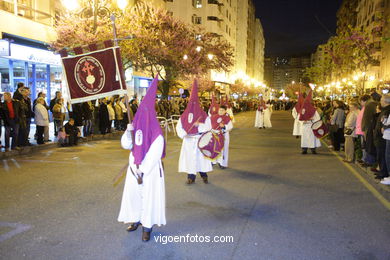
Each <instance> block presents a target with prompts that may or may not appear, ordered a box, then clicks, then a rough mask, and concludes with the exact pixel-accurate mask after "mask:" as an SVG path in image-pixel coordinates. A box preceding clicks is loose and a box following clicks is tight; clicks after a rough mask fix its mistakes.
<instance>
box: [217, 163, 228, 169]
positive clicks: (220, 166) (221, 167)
mask: <svg viewBox="0 0 390 260" xmlns="http://www.w3.org/2000/svg"><path fill="white" fill-rule="evenodd" d="M218 165H219V168H220V169H222V170H224V169H226V167H225V166H222V165H221V164H219V163H218Z"/></svg>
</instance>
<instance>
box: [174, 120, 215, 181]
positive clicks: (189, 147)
mask: <svg viewBox="0 0 390 260" xmlns="http://www.w3.org/2000/svg"><path fill="white" fill-rule="evenodd" d="M198 130H199V132H200V133H204V132H207V131H210V130H211V120H210V118H209V117H207V119H206V121H205V122H204V123H203V124H199V126H198ZM176 132H177V135H178V136H179V137H180V138H181V139H183V143H182V145H181V151H180V158H179V172H184V173H188V174H193V175H196V173H197V172H211V171H212V170H213V166H212V164H211V161H210V160H208V159H207V158H206V157H204V155H203V154H202V153H201V151H200V150H199V148H198V141H199V138H200V136H201V135H200V134H197V135H187V133H186V131H185V130H184V129H183V127H182V124H181V120H179V122H178V123H177V125H176Z"/></svg>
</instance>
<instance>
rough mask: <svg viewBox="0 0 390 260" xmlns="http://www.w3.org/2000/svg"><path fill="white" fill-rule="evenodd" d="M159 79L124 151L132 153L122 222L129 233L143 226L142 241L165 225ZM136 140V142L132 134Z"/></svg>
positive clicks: (126, 138)
mask: <svg viewBox="0 0 390 260" xmlns="http://www.w3.org/2000/svg"><path fill="white" fill-rule="evenodd" d="M157 82H158V79H157V78H156V79H155V80H154V81H153V83H152V86H151V87H150V88H149V90H148V93H147V94H146V96H145V98H144V99H143V101H142V103H141V105H140V107H139V108H138V110H137V114H136V115H135V117H134V121H133V125H134V127H133V125H128V127H127V130H126V131H125V133H124V134H123V135H122V139H121V144H122V147H123V148H124V149H127V150H131V151H132V152H131V153H130V156H129V166H128V168H127V175H126V180H125V186H124V190H123V196H122V202H121V209H120V212H119V216H118V221H119V222H124V223H130V224H131V225H130V226H129V227H128V228H127V231H129V232H131V231H135V230H137V228H138V226H139V225H142V227H143V232H142V241H145V242H146V241H149V240H150V234H151V232H152V227H153V226H154V225H158V226H161V225H165V224H166V219H165V186H164V169H163V166H162V161H161V158H162V157H164V147H165V144H164V137H163V134H162V131H161V128H160V125H159V123H158V120H157V118H156V111H155V109H154V99H155V96H156V91H157ZM133 129H134V132H135V137H134V140H135V141H134V142H133V140H132V131H133Z"/></svg>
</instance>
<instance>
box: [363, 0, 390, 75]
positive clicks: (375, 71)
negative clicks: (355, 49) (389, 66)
mask: <svg viewBox="0 0 390 260" xmlns="http://www.w3.org/2000/svg"><path fill="white" fill-rule="evenodd" d="M386 7H387V8H386ZM388 8H389V0H360V1H358V5H357V10H356V11H357V16H356V26H357V28H359V29H360V30H361V31H369V32H372V31H373V29H374V27H376V26H377V24H378V22H380V20H382V19H384V15H385V11H386V9H388ZM383 33H384V30H383V29H382V30H381V31H380V32H378V33H376V34H375V35H374V36H373V38H372V42H371V44H372V45H373V46H374V53H373V54H372V55H373V57H374V59H375V60H376V61H377V62H375V63H372V64H371V65H370V66H369V67H368V71H367V76H368V77H375V79H382V78H383V76H384V75H381V71H382V70H383V69H381V67H383V65H384V64H386V61H385V60H383V57H382V47H383V44H384V42H383Z"/></svg>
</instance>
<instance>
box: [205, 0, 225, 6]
mask: <svg viewBox="0 0 390 260" xmlns="http://www.w3.org/2000/svg"><path fill="white" fill-rule="evenodd" d="M207 3H208V4H211V5H219V6H223V5H224V4H223V3H220V2H219V1H218V0H208V1H207Z"/></svg>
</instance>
